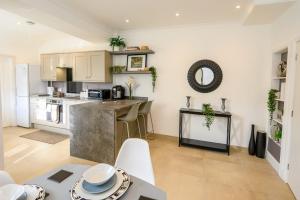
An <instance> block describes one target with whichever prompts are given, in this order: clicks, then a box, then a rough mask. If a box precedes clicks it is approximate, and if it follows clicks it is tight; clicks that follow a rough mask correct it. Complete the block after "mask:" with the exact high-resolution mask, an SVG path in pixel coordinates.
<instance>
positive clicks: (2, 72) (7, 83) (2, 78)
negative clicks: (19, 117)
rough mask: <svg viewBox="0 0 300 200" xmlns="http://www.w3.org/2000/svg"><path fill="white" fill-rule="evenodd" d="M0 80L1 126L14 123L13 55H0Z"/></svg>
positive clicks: (14, 83) (14, 82)
mask: <svg viewBox="0 0 300 200" xmlns="http://www.w3.org/2000/svg"><path fill="white" fill-rule="evenodd" d="M0 82H1V91H2V112H1V114H2V126H3V127H7V126H14V125H16V108H15V107H16V90H15V88H16V79H15V59H14V57H9V56H1V55H0Z"/></svg>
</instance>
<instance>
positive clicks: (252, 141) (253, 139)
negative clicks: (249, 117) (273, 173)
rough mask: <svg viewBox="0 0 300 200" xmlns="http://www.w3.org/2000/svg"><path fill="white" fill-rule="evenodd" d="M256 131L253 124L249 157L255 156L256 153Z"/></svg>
mask: <svg viewBox="0 0 300 200" xmlns="http://www.w3.org/2000/svg"><path fill="white" fill-rule="evenodd" d="M254 129H255V126H254V124H252V125H251V136H250V141H249V146H248V153H249V155H252V156H253V155H255V152H256V145H255V136H254Z"/></svg>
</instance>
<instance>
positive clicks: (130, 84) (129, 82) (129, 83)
mask: <svg viewBox="0 0 300 200" xmlns="http://www.w3.org/2000/svg"><path fill="white" fill-rule="evenodd" d="M126 85H127V87H128V91H129V99H132V90H133V88H134V87H135V86H136V81H135V80H134V78H133V77H132V76H129V77H128V80H127V82H126Z"/></svg>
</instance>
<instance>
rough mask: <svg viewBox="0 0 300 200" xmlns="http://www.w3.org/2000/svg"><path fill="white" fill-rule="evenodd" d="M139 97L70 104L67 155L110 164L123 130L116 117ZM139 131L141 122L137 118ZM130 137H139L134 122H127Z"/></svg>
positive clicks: (125, 135)
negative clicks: (68, 150)
mask: <svg viewBox="0 0 300 200" xmlns="http://www.w3.org/2000/svg"><path fill="white" fill-rule="evenodd" d="M146 99H147V98H145V100H144V99H142V100H118V101H98V102H88V103H84V104H77V105H72V106H70V132H71V136H70V154H71V156H74V157H78V158H83V159H87V160H91V161H95V162H103V163H108V164H111V165H114V162H115V159H116V157H117V155H118V152H119V149H120V147H121V145H122V134H123V140H125V139H126V138H127V132H126V128H125V126H123V123H120V122H119V123H117V118H118V117H120V116H122V115H126V114H127V113H128V111H129V110H130V108H131V106H132V105H134V104H136V103H143V102H145V101H147V100H146ZM139 122H140V126H141V133H142V136H143V135H144V132H145V130H144V126H143V121H142V119H141V118H139ZM129 126H130V137H139V134H138V129H137V124H136V123H134V122H133V123H130V125H129Z"/></svg>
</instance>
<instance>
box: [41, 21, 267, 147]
mask: <svg viewBox="0 0 300 200" xmlns="http://www.w3.org/2000/svg"><path fill="white" fill-rule="evenodd" d="M269 29H270V27H269V26H251V27H245V26H240V25H217V26H182V27H169V28H161V29H148V30H133V31H127V32H123V33H121V35H123V36H124V37H125V38H126V40H127V44H128V45H149V46H150V47H151V48H152V49H153V50H155V52H156V53H155V54H154V55H149V57H148V60H149V66H151V65H154V66H156V67H157V70H158V80H157V87H156V90H155V92H154V93H152V86H151V76H150V75H135V76H134V77H135V78H136V79H137V82H138V83H139V87H138V88H137V89H136V90H135V91H134V95H136V96H149V97H150V98H151V99H154V100H155V103H154V106H153V117H154V127H155V131H156V132H157V133H161V134H167V135H173V136H177V135H178V111H179V109H180V108H181V107H185V96H187V95H191V96H192V107H193V108H201V106H202V103H211V104H212V105H213V107H214V109H216V110H220V104H221V100H220V98H221V97H226V98H228V100H229V101H228V107H229V110H230V111H231V112H232V114H233V126H232V127H233V130H232V143H233V144H235V145H241V146H247V145H248V140H249V133H250V125H251V124H252V123H254V124H256V125H257V126H258V128H259V129H265V121H266V120H267V112H266V103H265V102H266V94H267V90H268V85H269V80H270V77H269V74H270V73H269V69H270V68H269V66H270V60H271V59H270V31H269ZM108 48H109V47H108V46H107V44H91V43H87V42H84V41H82V40H80V39H76V38H74V37H70V38H69V39H67V38H66V39H63V40H59V41H51V43H50V42H49V43H45V44H44V45H43V46H42V47H41V49H40V52H43V53H45V52H58V51H81V50H92V49H108ZM122 59H123V62H124V63H123V64H125V60H126V58H125V57H124V58H122ZM122 59H118V60H119V62H121V61H120V60H122ZM200 59H212V60H214V61H216V62H217V63H218V64H219V65H220V66H221V68H222V70H223V74H224V79H223V82H222V84H221V86H220V87H219V88H218V89H217V90H216V91H214V92H212V93H208V94H201V93H198V92H196V91H194V90H193V89H192V88H191V87H190V86H189V85H188V82H187V78H186V76H187V72H188V69H189V67H190V66H191V65H192V64H193V63H194V62H196V61H198V60H200ZM119 64H121V63H119ZM127 78H128V77H127V76H124V75H118V76H115V78H114V83H116V84H122V85H124V83H125V82H126V81H127ZM187 120H192V121H193V123H190V122H189V121H187V124H188V127H186V128H188V129H190V130H191V131H190V132H191V135H190V137H192V138H203V137H204V138H206V139H211V140H213V141H220V142H221V141H222V142H223V141H224V139H225V133H224V131H225V130H224V128H225V123H223V122H222V123H218V122H216V123H215V124H214V127H213V128H212V131H211V132H208V131H207V129H206V128H204V127H203V125H202V124H203V119H202V118H200V119H198V118H194V117H193V118H192V119H187ZM221 121H222V120H221Z"/></svg>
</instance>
